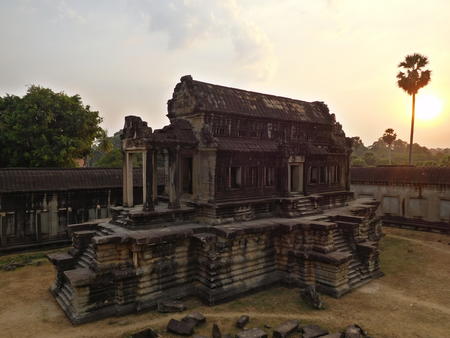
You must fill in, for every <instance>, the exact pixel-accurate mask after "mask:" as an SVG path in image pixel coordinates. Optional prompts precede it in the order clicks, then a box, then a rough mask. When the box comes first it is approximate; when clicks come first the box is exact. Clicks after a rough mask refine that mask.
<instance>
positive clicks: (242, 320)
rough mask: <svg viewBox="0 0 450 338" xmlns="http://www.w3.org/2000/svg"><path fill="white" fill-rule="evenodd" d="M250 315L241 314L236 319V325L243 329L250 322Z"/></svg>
mask: <svg viewBox="0 0 450 338" xmlns="http://www.w3.org/2000/svg"><path fill="white" fill-rule="evenodd" d="M249 320H250V317H249V316H246V315H244V316H240V317H239V319H238V320H237V321H236V327H238V328H240V329H243V328H244V326H245V325H247V323H248V322H249Z"/></svg>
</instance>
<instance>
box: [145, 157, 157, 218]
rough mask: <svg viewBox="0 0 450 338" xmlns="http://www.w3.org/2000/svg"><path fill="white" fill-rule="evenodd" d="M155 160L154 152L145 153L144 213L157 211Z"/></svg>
mask: <svg viewBox="0 0 450 338" xmlns="http://www.w3.org/2000/svg"><path fill="white" fill-rule="evenodd" d="M153 159H154V150H147V152H145V153H143V157H142V160H143V163H144V164H143V168H142V171H143V175H144V177H145V179H144V182H143V186H142V190H144V191H145V193H144V196H145V200H144V211H153V210H155V208H154V206H153V181H154V180H153V176H154V172H153Z"/></svg>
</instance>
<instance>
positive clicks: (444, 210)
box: [439, 200, 450, 222]
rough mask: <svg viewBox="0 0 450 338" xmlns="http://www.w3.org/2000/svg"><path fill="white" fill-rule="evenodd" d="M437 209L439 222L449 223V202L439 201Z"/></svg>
mask: <svg viewBox="0 0 450 338" xmlns="http://www.w3.org/2000/svg"><path fill="white" fill-rule="evenodd" d="M439 207H440V208H439V215H440V218H441V220H443V221H445V222H450V201H447V200H441V201H440V203H439Z"/></svg>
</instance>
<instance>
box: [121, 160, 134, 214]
mask: <svg viewBox="0 0 450 338" xmlns="http://www.w3.org/2000/svg"><path fill="white" fill-rule="evenodd" d="M123 155H124V159H123V202H122V204H123V206H124V207H132V206H133V157H132V153H129V152H127V151H124V153H123Z"/></svg>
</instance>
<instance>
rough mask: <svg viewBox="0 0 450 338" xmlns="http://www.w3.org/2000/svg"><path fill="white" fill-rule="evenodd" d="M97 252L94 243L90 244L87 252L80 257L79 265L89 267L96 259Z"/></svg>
mask: <svg viewBox="0 0 450 338" xmlns="http://www.w3.org/2000/svg"><path fill="white" fill-rule="evenodd" d="M95 257H96V254H95V250H94V247H93V245H92V244H89V246H88V248H87V249H86V251H85V252H83V254H82V255H81V256H80V257H79V258H78V262H77V267H82V268H89V267H90V266H91V264H92V262H93V261H94V260H95Z"/></svg>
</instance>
